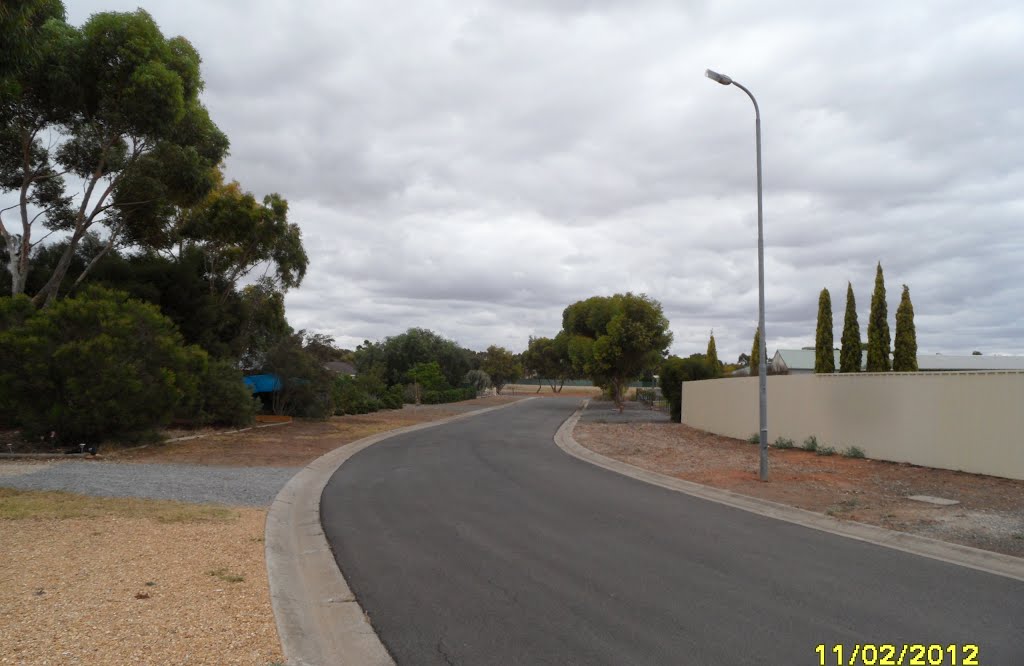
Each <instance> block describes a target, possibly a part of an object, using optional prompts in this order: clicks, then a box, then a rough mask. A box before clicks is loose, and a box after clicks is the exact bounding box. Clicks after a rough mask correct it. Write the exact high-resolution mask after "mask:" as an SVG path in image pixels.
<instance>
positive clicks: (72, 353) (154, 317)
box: [0, 288, 213, 443]
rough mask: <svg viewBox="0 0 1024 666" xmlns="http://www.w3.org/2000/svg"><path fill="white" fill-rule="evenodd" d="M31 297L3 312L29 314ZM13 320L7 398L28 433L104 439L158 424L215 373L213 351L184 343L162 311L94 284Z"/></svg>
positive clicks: (4, 361) (3, 347) (4, 371)
mask: <svg viewBox="0 0 1024 666" xmlns="http://www.w3.org/2000/svg"><path fill="white" fill-rule="evenodd" d="M5 300H6V299H5ZM22 303H23V302H22ZM22 303H18V302H17V301H16V302H15V303H14V304H5V305H4V306H3V307H2V308H0V312H5V313H9V312H11V311H12V310H14V311H16V312H19V313H23V305H22ZM4 319H5V320H6V321H7V323H8V324H10V325H9V326H5V328H4V329H3V330H2V331H0V404H3V405H10V406H12V407H13V410H12V411H13V414H15V415H16V419H17V423H16V425H20V426H22V427H23V428H24V430H25V433H26V434H27V435H29V436H37V435H40V434H43V433H47V432H50V431H55V432H56V433H57V438H58V440H59V441H61V442H63V443H78V442H99V441H100V440H102V439H105V438H109V437H123V436H128V435H131V434H133V433H139V432H144V431H148V430H151V429H153V428H155V427H159V426H162V425H165V424H166V423H168V422H169V421H170V419H171V417H172V416H173V415H174V413H175V412H176V411H177V410H178V409H179V407H182V406H187V405H189V404H195V402H196V395H197V392H198V391H199V390H200V387H201V386H202V384H203V378H204V375H207V374H208V368H207V355H206V353H205V352H203V351H202V350H201V349H199V348H198V347H186V346H184V344H183V341H182V339H181V335H180V334H179V333H178V332H177V331H176V330H175V328H174V324H173V323H171V321H170V320H169V319H167V318H166V317H164V316H162V315H161V314H160V312H159V310H158V309H157V308H156V307H154V306H152V305H149V304H145V303H140V302H138V301H134V300H129V299H128V298H127V295H126V294H124V293H120V292H112V291H108V290H103V289H99V288H92V289H89V290H88V291H86V292H84V293H82V294H81V295H79V296H77V297H75V298H68V299H64V300H62V301H60V302H58V303H56V304H54V305H53V306H51V307H50V308H47V309H45V310H42V311H39V312H36V313H34V314H33V315H32V316H30V317H28V318H26V319H24V320H23V321H22V322H21V323H20V324H19V323H17V321H16V319H15V318H13V317H11V316H10V315H6V316H5V317H4ZM11 322H14V323H13V324H12V323H11ZM212 407H213V406H211V408H212ZM206 413H210V412H209V411H207V412H206Z"/></svg>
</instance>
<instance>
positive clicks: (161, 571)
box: [0, 491, 283, 665]
mask: <svg viewBox="0 0 1024 666" xmlns="http://www.w3.org/2000/svg"><path fill="white" fill-rule="evenodd" d="M11 492H14V491H11ZM71 497H74V496H71ZM101 501H102V502H108V503H109V502H119V501H121V500H109V499H104V500H101ZM153 504H154V505H158V504H160V503H153ZM108 508H109V507H108ZM100 513H101V514H102V511H101V512H100ZM265 518H266V511H263V510H258V509H237V510H232V511H231V515H230V517H229V518H227V519H224V520H214V521H209V522H191V521H188V520H186V521H184V522H162V521H161V520H158V519H155V518H152V517H125V516H121V515H117V513H116V512H112V513H111V514H108V515H92V516H88V517H80V518H52V517H51V518H25V519H20V520H11V519H7V520H0V627H2V631H0V664H246V665H253V664H256V665H267V664H273V663H276V662H283V656H282V654H281V647H280V643H279V641H278V638H277V629H276V627H275V625H274V618H273V614H272V613H271V612H270V594H269V590H268V588H267V576H266V569H265V565H264V560H263V557H264V555H263V525H264V521H265Z"/></svg>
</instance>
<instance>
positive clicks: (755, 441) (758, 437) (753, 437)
mask: <svg viewBox="0 0 1024 666" xmlns="http://www.w3.org/2000/svg"><path fill="white" fill-rule="evenodd" d="M747 442H748V443H750V444H760V443H761V434H760V433H756V432H755V433H754V434H753V435H751V436H750V437H747Z"/></svg>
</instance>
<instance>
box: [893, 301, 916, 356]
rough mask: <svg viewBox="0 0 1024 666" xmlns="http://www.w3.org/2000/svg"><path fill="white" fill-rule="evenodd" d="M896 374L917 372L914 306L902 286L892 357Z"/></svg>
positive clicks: (897, 309)
mask: <svg viewBox="0 0 1024 666" xmlns="http://www.w3.org/2000/svg"><path fill="white" fill-rule="evenodd" d="M892 369H893V370H895V371H896V372H917V329H916V327H915V326H914V304H913V303H911V302H910V288H909V287H907V285H903V296H902V297H901V298H900V305H899V307H898V308H896V343H895V350H894V352H893V356H892Z"/></svg>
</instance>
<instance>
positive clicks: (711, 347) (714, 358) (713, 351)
mask: <svg viewBox="0 0 1024 666" xmlns="http://www.w3.org/2000/svg"><path fill="white" fill-rule="evenodd" d="M705 358H706V359H707V361H708V366H709V367H710V368H711V372H713V373H714V376H715V377H718V376H719V375H720V374H722V366H721V364H720V363H719V362H718V348H717V347H716V346H715V332H714V331H711V339H710V340H708V353H707V355H706V356H705Z"/></svg>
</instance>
